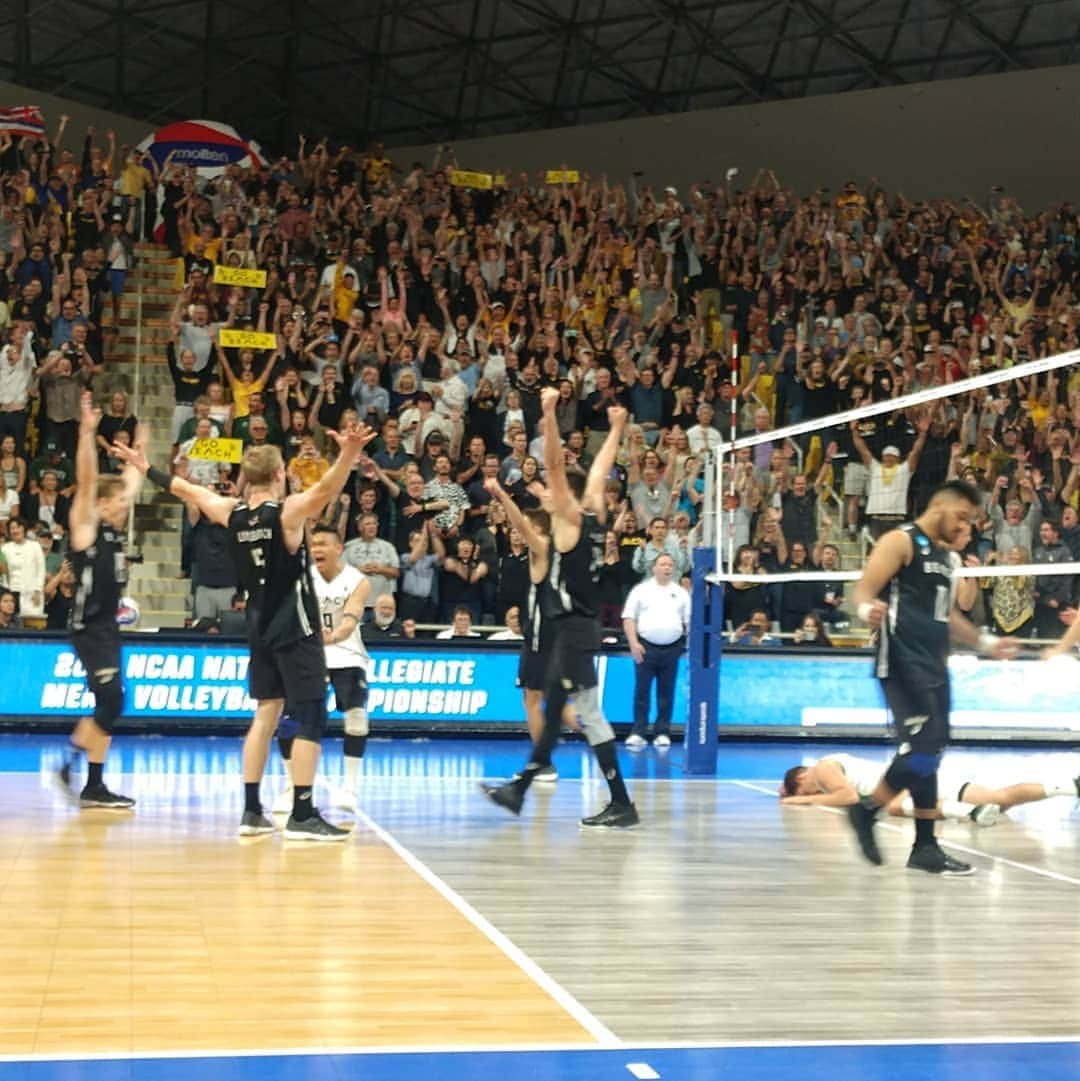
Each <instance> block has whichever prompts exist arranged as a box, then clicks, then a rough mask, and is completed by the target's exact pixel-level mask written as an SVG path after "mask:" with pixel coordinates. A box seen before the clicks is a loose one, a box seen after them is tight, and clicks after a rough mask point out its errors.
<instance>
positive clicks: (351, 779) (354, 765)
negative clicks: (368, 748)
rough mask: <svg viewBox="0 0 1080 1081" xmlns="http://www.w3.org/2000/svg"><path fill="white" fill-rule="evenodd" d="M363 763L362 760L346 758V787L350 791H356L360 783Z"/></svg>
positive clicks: (348, 756) (347, 756)
mask: <svg viewBox="0 0 1080 1081" xmlns="http://www.w3.org/2000/svg"><path fill="white" fill-rule="evenodd" d="M362 761H363V759H362V758H353V757H351V756H350V755H346V756H345V787H346V788H347V789H349V790H350V791H355V789H356V787H357V785H358V784H359V783H360V763H361V762H362Z"/></svg>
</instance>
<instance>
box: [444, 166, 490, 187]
mask: <svg viewBox="0 0 1080 1081" xmlns="http://www.w3.org/2000/svg"><path fill="white" fill-rule="evenodd" d="M450 183H451V184H453V186H454V187H455V188H476V189H478V190H479V191H491V188H492V186H493V185H494V183H495V178H494V177H493V176H492V175H491V173H467V172H465V170H464V169H455V170H454V171H453V172H452V173H451V174H450Z"/></svg>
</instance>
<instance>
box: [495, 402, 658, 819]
mask: <svg viewBox="0 0 1080 1081" xmlns="http://www.w3.org/2000/svg"><path fill="white" fill-rule="evenodd" d="M540 400H541V408H542V410H543V416H542V421H541V423H542V425H543V435H544V466H545V469H546V474H547V475H546V479H547V484H548V490H549V492H550V496H551V538H552V544H551V559H550V567H549V569H548V578H547V585H548V588H547V589H545V590H544V591H543V593H542V595H541V598H540V600H541V603H542V604H543V605H544V606H545V608H544V612H543V615H544V618H545V619H547V620H549V621H550V625H551V655H550V657H549V658H548V670H547V676H546V679H545V687H544V731H543V733H542V735H541V737H540V739H538V740H536V741H535V742H534V744H533V749H532V754H531V756H530V758H529V762H528V764H527V765H526V766H525V768H524V769H523V770H522V771H521V773H520V774H518V776H516V777H514V778H513V779H512V780H510V781H508V782H507V783H506V784H503V785H498V786H493V787H489V788H485V792H486V793H487V795H488V796H489V798H490V799H491V800H492V801H493V802H494V803H497V804H498V805H499V806H500V807H505V808H506V809H507V810H508V811H510V812H511V813H512V814H519V813H520V812H521V807H522V804H523V803H524V800H525V793H526V792H527V791H528V789H529V786H530V785H531V784H532V783H533V781H535V780H536V777H537V775H538V774H539V773H540V771H541V770H542V769H543V768H544V767H545V766H547V765H550V763H551V752H552V750H553V749H554V747H555V743H556V741H557V740H558V738H559V730H560V727H561V724H562V715H563V708H564V707H565V705H566V703H567V700H568V699H572V700H573V703H574V706H575V708H576V709H577V713H578V716H579V717H580V719H581V727H582V731H583V732H584V733H585V738H586V739H587V740H588V741H589V744H590V745H591V746H592V749H593V753H594V754H595V755H596V761H597V764H598V765H599V767H600V770H601V772H602V773H603V775H604V778H605V780H606V781H607V783H608V787H609V789H610V791H611V800H610V802H609V803H608V804H607V806H606V807H604V809H603V810H601V811H600V812H599V813H598V814H595V815H590V816H589V817H587V818H583V819H582V820H581V825H582V826H583V827H585V828H588V829H628V828H630V827H632V826H636V825H637V824H638V813H637V809H636V808H635V807H634V805H633V803H632V802H631V801H630V796H629V793H628V792H627V790H626V785H625V783H624V782H623V778H622V773H621V771H620V769H619V760H618V756H617V754H616V744H615V733H614V731H613V730H612V728H611V725H610V724H608V722H607V720H606V719H605V717H604V714H603V712H602V710H601V708H600V695H599V687H598V684H597V679H596V654H597V652H598V651H599V649H600V625H599V622H598V620H597V615H598V612H599V606H600V600H599V587H598V584H597V570H598V568H599V566H600V563H601V562H602V560H603V550H604V535H605V529H604V525H605V520H606V517H607V510H606V507H605V505H604V484H605V483H606V481H607V478H608V474H609V473H610V471H611V467H612V466H613V465H614V464H615V452H616V451H617V450H618V447H619V441H620V440H621V438H622V432H623V428H624V427H625V426H626V417H627V413H626V410H625V409H623V408H621V407H614V408H611V409H609V410H608V421H609V424H610V430H609V431H608V434H607V437H606V439H605V440H604V444H603V446H602V447H601V448H600V450H599V452H598V453H597V455H596V458H595V459H594V461H593V464H592V467H591V468H590V470H589V475H588V478H587V479H586V480H585V482H584V485H581V484H579V480H580V478H578V477H577V476H569V477H568V476H567V473H566V465H565V461H564V456H563V448H562V443H561V440H560V439H559V429H558V424H557V422H556V418H555V406H556V404H557V402H558V400H559V392H558V391H557V390H556V389H555V388H554V387H547V388H546V389H545V390H544V391H542V392H541V396H540Z"/></svg>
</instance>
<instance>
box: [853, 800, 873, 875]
mask: <svg viewBox="0 0 1080 1081" xmlns="http://www.w3.org/2000/svg"><path fill="white" fill-rule="evenodd" d="M847 810H848V821H849V822H850V823H851V828H852V829H853V830H854V831H855V837H856V839H857V840H858V842H859V848H861V849H862V854H863V855H864V856H865V857H866V858H867V859H868V860H869V861H870V862H871V863H873V864H875V865H876V866H878V867H880V866H881V863H882V859H881V852H880V851H879V850H878V846H877V840H876V839H875V837H874V822H875V821H876V819H877V808H876V807H873V806H870V807H868V806H866V804H864V803H862V802H859V803H853V804H852V805H851V806H850V807H848V809H847Z"/></svg>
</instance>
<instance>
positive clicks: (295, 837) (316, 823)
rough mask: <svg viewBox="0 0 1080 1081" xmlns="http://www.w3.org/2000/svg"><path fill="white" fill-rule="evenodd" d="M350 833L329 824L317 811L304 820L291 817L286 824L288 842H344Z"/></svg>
mask: <svg viewBox="0 0 1080 1081" xmlns="http://www.w3.org/2000/svg"><path fill="white" fill-rule="evenodd" d="M349 832H350V831H349V830H343V829H342V828H341V827H340V826H335V825H333V823H331V822H327V821H326V819H325V818H323V816H322V815H321V814H319V812H318V811H316V810H313V811H312V812H311V815H310V816H309V817H308V818H304V819H297V818H294V817H293V816H292V815H289V821H288V822H286V823H285V840H286V841H344V840H345V839H346V838H347V837H348V836H349Z"/></svg>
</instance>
